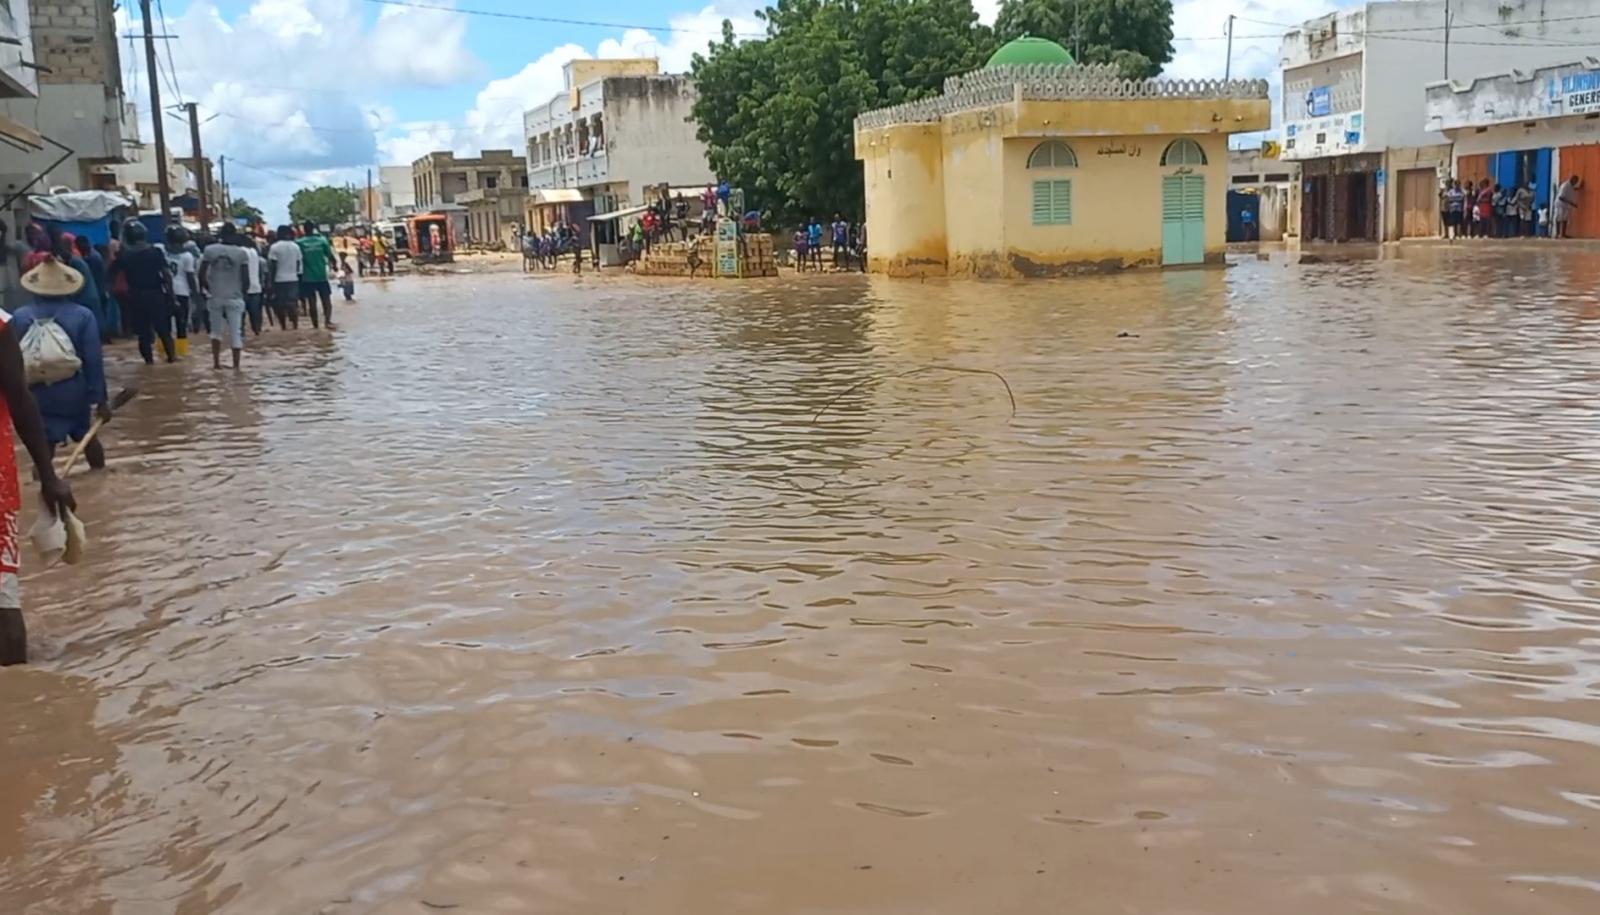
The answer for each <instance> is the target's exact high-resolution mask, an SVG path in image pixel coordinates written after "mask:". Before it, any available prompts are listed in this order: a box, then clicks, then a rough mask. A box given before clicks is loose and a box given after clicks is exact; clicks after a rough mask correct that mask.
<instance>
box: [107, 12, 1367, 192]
mask: <svg viewBox="0 0 1600 915" xmlns="http://www.w3.org/2000/svg"><path fill="white" fill-rule="evenodd" d="M161 2H162V5H163V6H164V7H165V9H164V14H165V18H166V26H165V32H167V33H169V34H173V35H175V36H177V37H175V38H173V39H171V40H170V48H169V46H168V45H169V42H158V46H157V51H158V55H159V56H160V57H161V59H162V68H163V71H164V74H163V76H162V79H161V86H162V96H163V97H162V104H163V105H164V106H165V105H170V104H172V103H173V102H174V101H177V100H179V99H181V100H183V101H193V102H196V103H197V104H198V105H199V109H200V113H201V117H202V118H205V119H208V120H206V123H205V125H204V126H203V127H202V142H203V144H204V145H205V148H206V153H207V155H209V156H211V157H212V158H213V160H215V159H216V158H217V157H218V156H219V155H225V156H227V157H228V158H229V159H230V166H229V169H228V182H229V185H230V187H231V189H232V191H233V194H234V195H235V196H242V197H247V198H249V199H250V200H251V201H252V202H254V203H255V204H256V205H257V206H260V207H261V208H262V209H263V210H264V211H265V212H266V214H267V217H268V219H269V220H273V221H277V220H280V219H282V218H283V217H284V216H285V206H286V204H287V201H288V199H289V196H290V195H291V194H293V192H294V190H295V189H296V188H297V187H300V186H303V185H306V184H317V183H343V182H346V181H349V182H355V183H358V184H359V183H361V182H363V181H364V180H365V175H366V169H367V168H368V167H369V166H376V165H379V164H401V163H409V162H410V161H411V160H413V159H415V158H416V157H418V156H420V155H422V154H424V153H426V152H429V151H431V150H435V149H453V150H455V151H456V152H458V153H472V152H476V151H477V150H479V149H481V148H485V147H489V148H496V147H510V148H512V149H518V150H520V149H521V147H522V138H521V128H522V111H523V109H525V108H528V107H532V106H534V105H536V104H539V103H540V102H544V101H547V100H548V99H549V97H550V96H551V95H552V94H554V93H555V92H557V91H559V89H560V87H561V65H562V64H563V63H565V62H566V61H567V60H570V59H572V58H574V57H619V56H652V55H653V56H659V57H660V58H661V59H662V65H663V68H664V69H667V70H682V69H686V68H687V66H688V61H689V56H690V55H691V54H692V53H693V52H695V51H697V50H701V49H703V48H704V47H705V44H706V42H707V41H709V40H711V39H712V38H714V37H715V36H716V34H717V33H718V31H719V30H720V23H721V21H722V20H723V19H724V18H731V19H733V20H734V23H735V28H736V30H739V31H742V32H759V31H761V26H760V23H759V22H758V21H757V20H756V19H755V18H754V16H753V12H754V11H755V10H756V9H758V8H759V7H760V6H761V5H764V4H758V3H756V2H753V0H714V2H711V3H697V2H694V0H685V2H680V0H656V2H644V0H612V2H610V3H607V4H605V5H603V6H601V5H596V4H579V3H570V2H566V3H563V2H557V0H461V2H459V3H458V2H455V0H399V3H401V4H404V3H410V2H415V3H418V4H422V5H423V6H425V7H442V8H422V7H418V6H406V5H396V4H395V3H381V2H378V0H161ZM997 2H998V0H976V2H975V7H976V8H977V10H978V12H979V15H980V17H982V18H983V19H984V20H985V21H989V22H992V21H993V18H994V11H995V9H996V7H997ZM1352 2H1353V0H1257V2H1243V0H1240V2H1230V0H1223V2H1221V3H1220V4H1219V3H1214V2H1207V0H1176V2H1175V4H1174V6H1175V17H1174V26H1173V31H1174V32H1175V33H1176V35H1178V36H1179V38H1180V39H1185V40H1180V41H1176V42H1174V46H1175V48H1176V49H1177V56H1176V57H1175V58H1174V60H1173V61H1172V62H1171V64H1169V65H1168V67H1167V69H1166V75H1170V76H1179V77H1204V76H1221V75H1222V71H1223V65H1224V57H1225V48H1226V43H1225V42H1224V41H1222V40H1221V39H1222V36H1223V31H1224V22H1225V20H1226V18H1227V16H1228V14H1229V13H1230V12H1231V13H1234V14H1236V15H1238V16H1240V17H1241V21H1240V22H1238V23H1237V24H1236V25H1235V35H1236V40H1235V42H1234V74H1235V75H1236V76H1261V77H1269V78H1272V77H1275V76H1276V69H1277V46H1278V39H1277V36H1278V35H1279V34H1280V33H1281V32H1282V31H1283V25H1285V24H1292V23H1299V22H1302V21H1304V20H1305V19H1307V18H1310V17H1312V16H1316V15H1319V14H1321V13H1323V12H1326V11H1328V10H1331V9H1333V8H1335V7H1338V6H1349V5H1351V3H1352ZM126 5H132V4H126ZM466 10H477V11H489V12H501V13H510V14H515V15H522V16H545V17H551V18H558V19H581V20H599V21H603V22H606V23H613V24H616V26H630V27H628V28H623V27H613V26H604V27H602V26H592V25H580V24H575V23H556V22H530V21H524V20H514V19H505V18H496V17H491V16H482V15H473V14H469V13H468V12H465V11H466ZM134 15H135V16H136V15H137V13H136V11H135V13H134ZM118 16H119V17H120V18H121V19H122V20H123V26H122V29H121V33H122V34H124V35H126V34H129V33H131V32H134V31H136V28H135V24H134V23H133V22H130V21H129V12H128V11H127V10H123V11H120V12H119V13H118ZM156 25H157V30H158V31H161V30H162V29H163V26H162V25H161V22H160V19H159V17H158V19H157V24H156ZM121 50H122V57H123V68H124V87H125V89H126V90H127V92H128V95H129V98H130V99H132V100H134V101H135V102H136V104H137V105H138V106H139V109H140V119H141V122H142V123H141V128H140V135H141V136H142V137H144V138H146V139H148V138H149V137H150V136H151V131H150V126H149V111H148V109H149V89H148V81H147V79H146V76H145V74H144V72H143V70H144V56H143V53H142V49H141V48H140V47H139V46H138V45H137V44H136V43H135V44H134V45H133V46H132V47H130V46H129V44H128V43H127V42H126V41H124V43H123V45H122V49H121ZM174 90H176V91H174ZM174 96H177V98H174ZM166 124H167V125H168V127H169V128H176V129H169V130H168V131H167V138H168V142H169V143H171V144H172V147H173V149H174V151H175V152H176V153H177V154H179V155H186V154H187V153H188V151H189V143H188V132H187V130H185V129H183V127H182V124H180V123H179V122H178V121H176V120H172V119H170V118H169V119H168V120H167V121H166Z"/></svg>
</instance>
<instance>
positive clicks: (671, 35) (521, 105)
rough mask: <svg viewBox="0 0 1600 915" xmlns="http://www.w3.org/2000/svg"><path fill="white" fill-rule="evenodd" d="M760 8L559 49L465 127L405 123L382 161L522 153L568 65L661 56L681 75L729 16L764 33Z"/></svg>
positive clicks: (675, 21) (512, 80) (708, 11)
mask: <svg viewBox="0 0 1600 915" xmlns="http://www.w3.org/2000/svg"><path fill="white" fill-rule="evenodd" d="M758 8H759V7H758V5H757V4H756V3H754V2H751V0H734V2H732V3H721V4H713V5H709V6H705V7H702V8H701V9H699V10H697V11H695V12H690V13H681V14H679V15H676V16H673V17H671V18H670V19H669V20H668V22H667V25H668V26H670V27H671V29H673V31H663V33H662V34H657V33H655V32H652V31H648V30H645V29H627V30H625V31H623V32H622V33H621V34H619V35H616V36H614V37H608V38H603V39H601V40H600V41H599V42H597V43H596V44H595V45H594V48H593V50H590V49H589V48H586V47H584V46H582V45H578V44H563V45H560V46H559V47H556V48H552V49H551V50H549V51H546V52H544V53H543V54H541V55H540V56H539V57H538V58H536V59H535V60H533V61H531V62H529V63H528V64H527V65H526V66H524V67H523V68H522V69H521V70H518V71H517V72H516V73H514V74H512V75H511V76H507V77H503V78H500V79H495V80H491V81H489V83H488V84H487V85H485V86H484V87H483V89H482V90H480V91H479V92H478V95H477V98H476V100H475V102H474V104H473V107H472V108H471V109H470V110H468V111H467V113H466V116H465V117H464V118H462V120H461V122H460V123H456V124H451V123H446V122H439V121H424V122H417V123H411V124H404V125H400V131H399V132H396V133H394V134H393V135H391V136H388V137H386V138H383V139H381V140H380V141H379V143H378V150H379V153H380V155H381V156H382V161H384V162H386V163H409V162H412V161H415V160H416V159H418V158H420V157H421V156H423V155H425V154H426V153H429V152H433V151H435V150H450V151H452V152H455V153H457V154H458V155H460V154H472V153H476V152H478V151H479V150H482V149H511V150H513V151H518V152H520V151H521V150H522V149H523V147H524V146H525V143H524V140H523V136H522V113H523V112H524V111H526V110H527V109H529V108H534V107H537V106H539V105H542V104H544V103H545V102H548V101H549V100H550V99H551V98H552V97H553V96H555V95H556V94H557V93H559V92H560V91H561V90H562V87H563V79H562V74H561V68H562V67H563V66H565V65H566V63H567V62H568V61H571V60H586V59H589V58H603V59H615V58H619V57H656V58H659V59H660V61H661V69H662V70H663V71H664V72H667V73H681V72H684V71H686V70H688V69H689V61H690V58H692V57H693V56H694V54H695V53H696V52H699V51H704V50H705V48H706V45H707V44H708V43H709V42H711V41H713V40H716V39H717V38H718V37H719V36H720V34H721V32H722V21H723V20H724V19H727V20H729V21H731V22H732V23H733V28H734V31H735V32H739V33H742V34H757V33H760V32H761V31H763V26H762V23H761V22H760V20H758V19H756V17H755V10H756V9H758Z"/></svg>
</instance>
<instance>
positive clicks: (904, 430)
mask: <svg viewBox="0 0 1600 915" xmlns="http://www.w3.org/2000/svg"><path fill="white" fill-rule="evenodd" d="M1597 280H1600V259H1596V258H1595V257H1592V256H1589V255H1582V254H1555V253H1549V254H1546V253H1542V252H1541V253H1529V252H1520V253H1517V254H1504V253H1495V252H1489V251H1487V250H1486V249H1480V248H1477V247H1476V246H1472V247H1468V246H1463V247H1462V249H1460V250H1458V251H1455V252H1447V251H1430V252H1422V253H1421V254H1418V255H1415V256H1412V257H1409V258H1407V259H1404V260H1398V261H1386V262H1380V263H1367V264H1354V265H1325V266H1308V267H1303V268H1302V267H1285V266H1283V265H1282V264H1280V263H1264V262H1255V261H1251V262H1249V263H1246V264H1242V265H1239V266H1238V267H1236V268H1234V269H1231V270H1229V271H1226V272H1222V271H1203V272H1185V273H1170V274H1162V273H1155V272H1146V273H1139V274H1129V275H1125V276H1118V277H1111V278H1104V279H1087V280H1075V281H1071V282H1060V283H1047V284H1036V285H1006V284H948V285H946V284H932V283H930V284H919V283H908V282H880V281H869V280H866V279H862V278H855V277H851V278H840V279H835V280H828V281H823V282H810V283H797V282H795V281H794V280H792V279H787V278H786V279H784V280H782V281H776V282H772V283H764V284H750V285H747V286H737V285H733V284H728V285H718V286H690V285H681V284H659V285H644V284H635V283H632V282H629V281H626V280H619V281H600V282H597V281H595V280H593V279H587V280H580V281H577V282H574V281H572V280H571V279H569V278H565V277H563V278H559V279H553V278H545V279H539V280H526V279H523V278H521V277H520V276H483V277H450V278H438V279H425V278H422V279H410V280H400V281H396V282H395V283H394V285H393V287H392V288H391V289H382V288H380V287H378V286H377V285H376V284H369V285H368V286H366V287H364V288H363V290H362V301H361V303H360V304H358V305H356V306H353V307H350V308H348V309H347V311H346V318H345V320H344V321H343V327H344V330H343V331H342V332H341V333H340V335H339V336H338V337H336V338H331V339H330V338H327V337H318V336H315V335H312V334H308V333H302V334H301V335H300V336H299V337H298V338H297V339H296V341H295V342H294V343H293V344H292V345H291V344H290V343H289V342H288V341H280V340H276V339H274V340H269V342H267V343H266V344H264V345H262V346H260V347H257V348H256V349H254V350H252V351H250V352H248V353H247V357H246V358H247V371H246V374H245V376H244V377H243V378H242V379H234V378H233V377H231V376H229V375H228V374H227V373H222V374H213V373H211V372H210V371H208V370H206V369H205V368H204V367H203V365H201V363H200V362H199V361H192V362H191V364H189V365H186V366H185V367H184V368H183V369H181V370H179V371H169V370H166V369H157V370H154V371H150V372H149V373H147V374H141V375H140V376H139V377H140V379H141V383H142V384H143V385H144V386H145V389H146V390H147V392H148V394H149V396H147V397H145V398H143V399H141V400H140V401H138V402H137V403H136V404H135V405H134V406H133V407H131V408H130V409H129V411H128V414H127V415H126V416H124V417H123V418H122V419H121V420H119V423H118V426H119V428H118V430H117V432H118V434H117V437H116V439H115V441H114V442H113V446H114V447H113V451H112V453H113V466H114V468H115V469H114V472H112V473H110V474H107V475H103V476H100V477H97V478H96V477H85V478H82V482H81V483H80V485H79V490H80V499H81V501H83V502H84V503H85V505H86V507H87V511H86V513H87V515H88V516H89V521H90V523H91V525H92V528H91V532H92V534H93V535H94V537H95V547H96V549H95V552H94V555H93V556H92V558H91V560H90V561H89V564H88V565H87V566H84V567H79V568H78V569H76V570H70V571H69V570H60V569H52V570H39V569H37V568H35V569H33V570H32V571H31V573H30V575H29V576H28V578H27V580H26V582H25V587H26V592H27V597H28V600H29V604H30V607H31V608H32V623H31V627H32V629H33V631H34V633H35V636H36V652H37V654H38V656H39V658H40V663H39V664H37V665H36V666H35V667H34V668H32V669H30V670H25V671H17V672H12V671H6V672H4V673H3V674H0V701H3V703H4V707H5V709H6V712H7V716H6V717H7V732H6V734H5V736H4V738H0V740H3V755H0V783H3V784H5V785H6V790H5V792H4V793H3V794H0V859H3V861H4V868H3V870H0V910H3V911H7V912H13V911H23V912H47V913H56V912H60V913H116V915H124V913H145V912H163V913H164V912H180V913H185V915H188V913H203V912H224V911H225V912H238V913H279V912H281V913H306V912H333V913H344V912H369V911H371V912H417V911H428V910H430V909H444V908H448V907H455V911H460V912H472V913H478V912H525V911H541V912H620V911H630V912H742V911H774V912H800V911H808V912H868V911H871V912H908V913H909V912H919V913H922V912H950V913H971V912H1044V911H1059V910H1061V905H1062V903H1061V900H1064V899H1080V900H1093V901H1094V905H1095V906H1098V908H1097V911H1098V910H1104V911H1126V912H1140V913H1155V912H1174V913H1176V912H1186V913H1187V912H1219V911H1240V910H1244V911H1262V912H1277V911H1282V910H1283V909H1284V908H1286V907H1292V908H1294V909H1295V910H1296V911H1299V912H1306V913H1330V915H1332V913H1338V915H1345V913H1349V912H1407V913H1415V912H1438V913H1451V915H1458V913H1461V912H1487V911H1517V912H1541V913H1542V912H1552V913H1555V912H1559V913H1575V912H1583V911H1593V910H1594V908H1595V906H1597V905H1600V895H1597V892H1600V870H1597V869H1596V865H1595V862H1596V860H1597V859H1596V856H1595V854H1594V851H1593V837H1594V836H1595V835H1596V834H1600V776H1597V774H1596V772H1597V769H1596V767H1595V765H1594V760H1595V759H1596V754H1597V753H1600V712H1597V711H1596V709H1597V708H1600V705H1596V700H1597V699H1600V686H1597V683H1600V614H1597V611H1596V608H1597V607H1600V601H1597V600H1596V598H1597V592H1600V547H1597V546H1596V544H1597V543H1600V520H1597V519H1600V471H1597V470H1596V467H1597V466H1600V465H1597V461H1596V458H1597V457H1600V454H1597V451H1596V446H1595V445H1594V444H1593V443H1594V442H1595V440H1596V439H1595V429H1596V427H1597V426H1596V424H1597V420H1600V408H1597V398H1596V396H1595V387H1596V382H1597V380H1600V347H1597V346H1596V342H1595V341H1596V335H1597V334H1600V322H1597V321H1596V318H1600V300H1597V298H1596V296H1595V294H1594V292H1593V290H1594V289H1595V288H1596V281H1597ZM123 355H126V354H123ZM122 362H123V363H126V362H127V360H125V359H124V360H122ZM928 364H946V365H959V366H966V367H971V368H980V369H994V370H997V371H1000V372H1002V373H1003V374H1004V375H1005V377H1006V379H1007V380H1008V381H1009V382H1010V384H1011V386H1012V387H1013V388H1014V389H1015V391H1016V395H1017V407H1018V409H1017V412H1016V414H1015V416H1013V415H1012V413H1011V409H1010V405H1009V402H1008V400H1007V398H1006V393H1005V390H1004V388H1003V387H1002V386H1001V385H999V384H998V383H996V382H995V380H994V379H992V378H986V377H982V376H975V375H962V374H948V373H924V374H919V375H912V376H908V377H903V378H894V377H891V376H894V375H896V374H897V373H900V372H904V371H906V370H908V369H912V368H916V367H918V366H922V365H928ZM127 371H129V372H132V371H134V370H133V369H128V370H127ZM140 371H142V370H140ZM863 381H864V382H865V383H864V384H861V386H860V387H859V388H857V389H856V390H854V391H852V392H850V393H849V394H847V395H846V396H844V397H841V398H840V399H839V400H838V402H837V403H835V404H834V405H833V406H831V407H830V408H829V409H828V410H827V411H826V412H825V413H824V414H823V415H822V417H821V418H819V419H817V420H816V421H815V422H813V421H812V419H813V416H814V415H815V414H816V412H817V411H818V410H819V409H820V408H821V407H822V406H823V405H824V404H826V403H828V401H829V400H830V399H831V398H833V397H835V396H836V395H838V394H839V393H840V392H841V391H844V390H846V389H848V388H849V387H850V386H851V385H854V384H857V383H858V382H863Z"/></svg>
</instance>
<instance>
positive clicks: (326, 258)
mask: <svg viewBox="0 0 1600 915" xmlns="http://www.w3.org/2000/svg"><path fill="white" fill-rule="evenodd" d="M303 228H304V229H305V234H304V235H302V236H301V237H300V239H299V240H298V241H297V242H296V244H298V245H299V246H300V256H301V259H302V262H303V263H302V267H301V273H300V302H301V304H303V305H305V308H306V311H308V312H310V313H311V326H312V327H316V326H317V299H318V297H321V299H322V323H323V324H325V325H327V328H328V329H329V330H333V287H332V286H331V285H329V284H328V263H329V262H330V261H332V260H333V245H332V244H330V243H329V242H328V239H327V237H326V236H324V235H322V234H321V233H319V232H318V231H317V225H316V223H313V222H308V223H306V224H305V225H304V226H303Z"/></svg>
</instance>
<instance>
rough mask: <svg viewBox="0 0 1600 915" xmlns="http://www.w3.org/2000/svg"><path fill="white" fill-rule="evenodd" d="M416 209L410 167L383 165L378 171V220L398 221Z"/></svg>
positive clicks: (415, 195)
mask: <svg viewBox="0 0 1600 915" xmlns="http://www.w3.org/2000/svg"><path fill="white" fill-rule="evenodd" d="M416 209H417V191H416V188H415V186H413V184H412V182H411V166H409V165H385V166H382V167H380V168H379V169H378V218H379V219H398V218H401V217H405V216H410V215H411V214H412V213H414V212H416Z"/></svg>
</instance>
